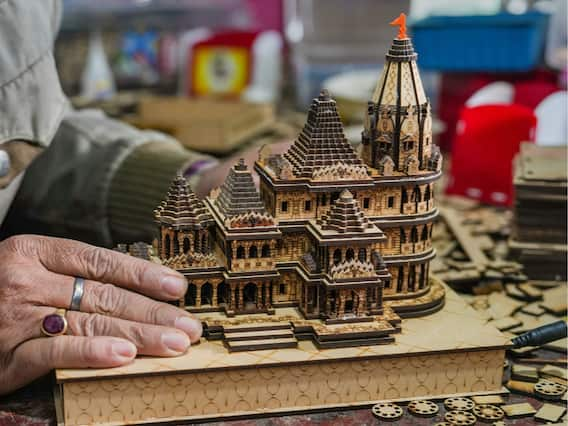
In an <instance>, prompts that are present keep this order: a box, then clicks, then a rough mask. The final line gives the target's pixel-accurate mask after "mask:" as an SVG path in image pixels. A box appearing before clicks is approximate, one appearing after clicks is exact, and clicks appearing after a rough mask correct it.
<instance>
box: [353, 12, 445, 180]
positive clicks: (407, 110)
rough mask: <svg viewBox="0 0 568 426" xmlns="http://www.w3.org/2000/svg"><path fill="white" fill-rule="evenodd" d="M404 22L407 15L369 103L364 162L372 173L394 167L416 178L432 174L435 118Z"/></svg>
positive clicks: (364, 141)
mask: <svg viewBox="0 0 568 426" xmlns="http://www.w3.org/2000/svg"><path fill="white" fill-rule="evenodd" d="M401 18H403V15H402V16H401V17H399V19H397V20H396V21H394V22H393V24H394V23H396V24H397V25H400V31H399V34H398V37H397V38H395V39H394V40H393V44H392V46H391V48H390V49H389V51H388V53H387V55H386V63H385V65H384V69H383V72H382V74H381V77H380V78H379V81H378V83H377V86H376V88H375V91H374V93H373V96H372V97H371V100H370V101H369V103H368V108H367V115H366V117H365V129H364V131H363V135H362V144H363V151H362V156H363V159H364V160H365V162H366V163H367V164H368V165H369V166H371V167H373V168H376V169H382V168H384V167H385V165H387V164H390V163H391V162H392V164H393V168H394V170H395V171H398V172H404V173H406V174H408V175H412V174H419V172H420V171H423V170H427V169H428V168H429V160H430V159H431V155H432V153H433V150H432V113H431V110H430V102H429V101H428V99H427V98H426V94H425V93H424V88H423V87H422V81H421V79H420V74H419V73H418V67H417V65H416V58H417V54H416V52H415V51H414V47H413V46H412V41H411V40H410V38H408V37H407V35H406V29H405V27H404V19H401ZM438 155H439V153H437V154H436V156H438ZM433 160H436V159H435V158H434V159H433ZM387 167H388V166H387Z"/></svg>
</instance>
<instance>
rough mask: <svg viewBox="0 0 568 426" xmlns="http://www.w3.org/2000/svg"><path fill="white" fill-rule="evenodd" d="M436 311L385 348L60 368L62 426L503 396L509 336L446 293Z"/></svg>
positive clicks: (211, 347) (306, 347)
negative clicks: (115, 366)
mask: <svg viewBox="0 0 568 426" xmlns="http://www.w3.org/2000/svg"><path fill="white" fill-rule="evenodd" d="M446 292H447V293H446V305H445V306H444V308H443V309H442V310H440V311H439V312H437V313H435V314H433V315H429V316H426V317H422V318H413V319H407V320H404V327H403V329H402V333H400V334H397V335H396V336H395V343H393V344H389V345H377V346H363V347H354V348H338V349H327V350H319V349H317V348H316V347H315V346H314V344H313V343H312V342H311V341H300V342H299V345H298V348H294V349H274V350H265V351H253V352H236V353H229V352H228V351H227V350H226V348H225V347H224V346H223V344H222V342H219V341H217V342H211V341H205V340H204V341H203V342H202V343H201V344H199V345H197V346H194V347H192V348H191V349H190V351H189V352H188V353H187V354H186V355H184V356H182V357H178V358H168V359H164V358H139V359H136V360H135V362H134V363H132V364H131V365H128V366H125V367H120V368H114V369H103V370H58V371H57V372H56V377H57V382H58V391H59V392H60V393H61V404H62V407H61V408H62V409H61V412H62V413H63V414H62V415H63V420H64V422H65V424H66V425H81V424H109V425H111V424H123V423H125V422H129V423H145V422H146V423H152V422H158V421H161V422H164V421H174V420H199V419H211V418H220V417H223V418H229V417H237V416H239V417H240V416H255V415H269V414H272V415H274V414H278V413H287V412H298V411H309V410H321V409H325V408H330V409H331V408H335V409H337V408H339V407H355V406H364V405H371V404H373V403H376V401H379V400H393V399H399V400H400V399H406V398H420V397H428V398H441V397H445V396H448V395H453V394H462V395H465V394H487V393H500V392H502V385H501V380H502V374H503V361H504V358H505V348H506V347H507V345H508V344H509V341H508V339H507V337H505V336H504V335H503V334H501V333H500V332H499V331H498V330H497V329H495V328H493V327H492V326H490V325H486V324H485V322H484V321H483V320H482V319H480V318H479V317H478V315H477V313H476V311H474V310H473V309H472V308H470V307H469V306H467V305H466V304H465V303H464V301H462V299H461V298H460V297H459V296H458V295H457V294H455V293H454V292H453V291H452V290H450V289H448V288H446Z"/></svg>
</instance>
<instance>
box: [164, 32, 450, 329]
mask: <svg viewBox="0 0 568 426" xmlns="http://www.w3.org/2000/svg"><path fill="white" fill-rule="evenodd" d="M401 35H402V38H397V39H395V40H394V41H393V44H392V47H391V48H390V50H389V52H388V54H387V55H386V63H385V66H384V70H383V72H382V75H381V76H380V79H379V81H378V84H377V86H376V89H375V91H374V93H373V95H372V97H371V100H370V101H369V103H368V108H367V112H366V116H365V125H364V130H363V132H362V143H361V151H360V152H357V151H356V150H355V149H354V148H353V146H352V145H351V144H350V143H349V142H348V140H347V138H346V137H345V134H344V130H343V125H342V123H341V119H340V117H339V114H338V111H337V108H336V104H335V101H334V100H333V99H332V98H331V97H330V95H329V93H327V92H326V91H322V92H321V94H320V95H319V96H318V97H317V98H315V99H314V100H313V101H312V104H311V105H310V108H309V111H308V114H307V120H306V123H305V125H304V127H303V129H302V130H301V132H300V134H299V135H298V137H297V138H296V140H295V141H294V143H293V144H292V146H291V147H290V148H289V149H288V151H287V152H286V153H284V154H283V155H273V154H271V152H270V147H269V146H265V147H263V148H262V149H261V150H260V152H259V158H258V160H257V161H256V163H255V166H254V171H256V173H257V174H258V175H259V177H260V188H259V190H257V188H256V187H255V185H254V181H253V178H252V174H251V173H252V171H251V170H249V169H248V168H247V166H246V165H245V163H244V161H242V160H241V161H239V162H238V163H237V164H235V165H234V166H233V168H232V169H231V170H230V172H229V175H228V176H227V178H226V180H225V182H224V183H223V185H222V186H221V187H220V188H217V189H215V190H213V191H212V192H211V194H210V195H209V196H208V197H206V198H205V200H203V201H201V200H199V199H197V197H196V196H195V195H194V194H193V192H192V191H191V188H190V187H189V185H188V183H187V182H186V181H185V179H184V178H183V177H181V176H178V177H177V178H176V179H175V180H174V182H173V183H172V185H171V187H170V190H169V192H168V194H167V197H166V199H165V201H163V203H162V204H161V205H160V206H159V207H158V208H157V209H156V211H155V218H156V221H157V223H158V226H159V228H160V234H159V238H158V241H157V250H158V254H159V257H160V260H161V261H162V263H163V264H165V265H167V266H170V267H172V268H174V269H176V270H178V271H179V272H181V273H183V274H184V275H185V276H186V277H187V279H188V282H189V288H188V291H187V294H186V296H185V298H184V299H183V300H181V301H180V305H181V306H182V307H185V308H186V309H188V310H190V311H192V312H215V311H220V312H222V313H224V314H225V315H226V317H227V318H233V317H235V316H239V315H243V314H244V315H250V314H254V313H264V314H269V315H270V314H274V313H275V309H278V308H286V307H288V308H290V307H294V308H297V311H298V312H299V313H300V319H301V320H302V321H305V322H302V321H296V322H294V327H295V329H296V330H304V331H305V328H306V327H308V326H309V324H311V326H312V328H314V327H315V328H316V329H318V330H320V333H324V334H325V330H324V331H323V332H322V328H321V327H325V326H326V325H331V324H335V325H337V324H353V323H359V324H367V323H368V325H369V324H371V323H375V325H376V324H381V325H380V326H378V327H375V329H374V331H373V332H375V337H378V336H379V335H381V336H383V335H384V334H385V333H384V331H385V330H389V332H394V331H396V330H400V326H399V325H398V324H399V323H400V318H401V317H410V316H419V315H425V314H428V313H431V312H434V311H436V310H438V309H440V308H441V307H442V306H443V302H444V291H443V289H442V288H441V287H440V288H432V285H431V280H429V278H428V274H429V262H430V261H431V259H432V258H433V257H434V255H435V253H434V250H433V248H432V244H431V236H432V225H433V221H434V219H435V218H436V215H437V209H436V207H435V203H434V191H433V185H434V182H435V181H436V180H437V179H438V178H439V177H440V175H441V162H442V158H441V154H440V151H439V150H438V149H437V147H435V146H434V145H433V144H432V125H431V123H432V118H431V110H430V104H429V102H428V100H427V98H426V95H425V93H424V89H423V87H422V83H421V80H420V75H419V73H418V68H417V65H416V57H417V55H416V53H415V52H414V49H413V46H412V42H411V40H410V39H409V38H408V37H406V35H405V34H404V33H402V34H400V33H399V37H401ZM306 321H307V322H306ZM309 321H314V323H309ZM300 323H301V325H300ZM314 324H315V325H314ZM369 326H370V325H369ZM379 329H380V330H381V333H382V334H381V333H379V334H376V332H377V330H379ZM320 337H321V336H320Z"/></svg>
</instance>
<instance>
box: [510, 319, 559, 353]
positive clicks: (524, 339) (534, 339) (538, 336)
mask: <svg viewBox="0 0 568 426" xmlns="http://www.w3.org/2000/svg"><path fill="white" fill-rule="evenodd" d="M567 335H568V326H567V325H566V321H563V320H560V321H556V322H553V323H551V324H546V325H543V326H541V327H537V328H535V329H533V330H531V331H527V332H526V333H523V334H521V335H520V336H517V337H515V338H514V339H511V342H512V343H513V345H514V347H515V348H522V347H525V346H542V345H545V344H546V343H550V342H554V341H555V340H558V339H563V338H564V337H566V336H567Z"/></svg>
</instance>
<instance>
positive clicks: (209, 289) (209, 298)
mask: <svg viewBox="0 0 568 426" xmlns="http://www.w3.org/2000/svg"><path fill="white" fill-rule="evenodd" d="M212 304H213V286H212V285H211V283H209V282H206V283H205V284H203V285H202V286H201V305H212Z"/></svg>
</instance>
